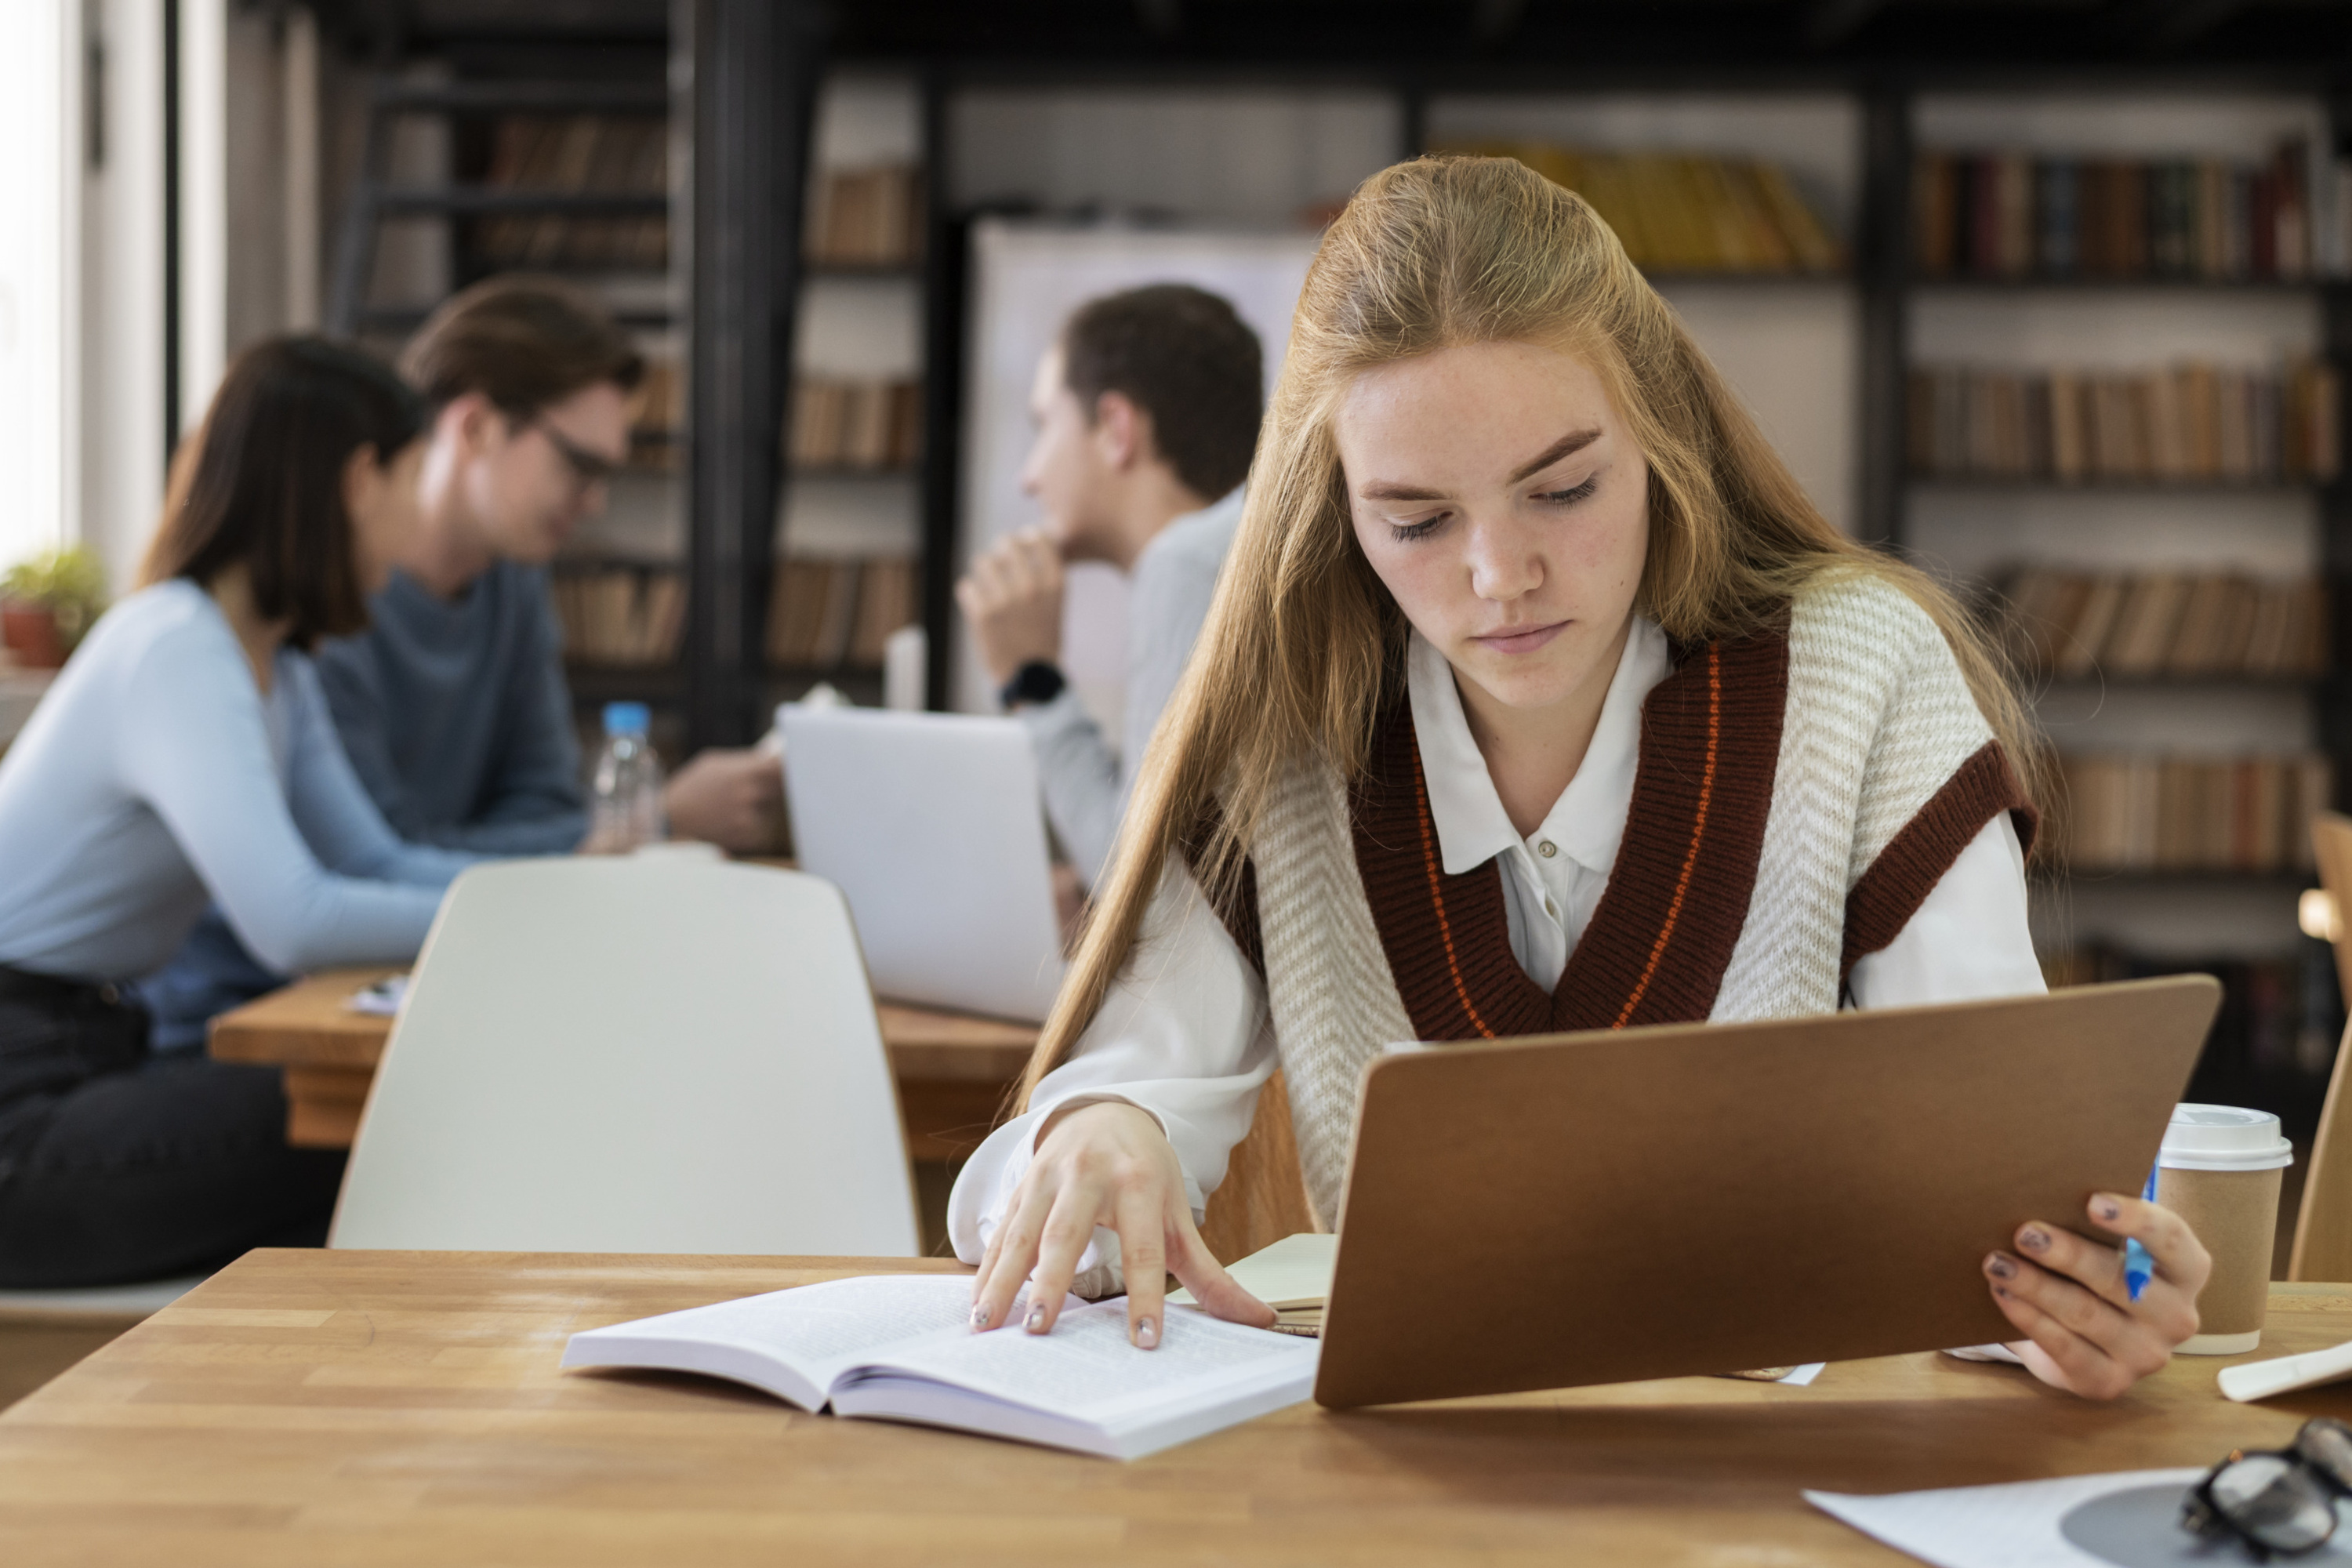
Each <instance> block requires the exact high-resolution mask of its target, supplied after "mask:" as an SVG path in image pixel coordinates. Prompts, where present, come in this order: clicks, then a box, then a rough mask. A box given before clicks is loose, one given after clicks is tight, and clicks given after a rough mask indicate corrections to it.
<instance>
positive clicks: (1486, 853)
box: [1405, 616, 1674, 991]
mask: <svg viewBox="0 0 2352 1568" xmlns="http://www.w3.org/2000/svg"><path fill="white" fill-rule="evenodd" d="M1673 668H1674V665H1673V661H1672V659H1671V658H1670V657H1669V655H1668V651H1667V648H1666V634H1665V633H1664V632H1662V631H1660V630H1659V629H1658V628H1657V627H1656V626H1654V625H1652V624H1651V623H1650V622H1648V621H1646V620H1643V619H1642V618H1640V617H1639V616H1636V617H1635V618H1634V621H1633V630H1632V631H1631V632H1630V633H1629V634H1628V635H1627V636H1626V638H1625V651H1624V653H1623V654H1622V655H1621V656H1620V657H1619V658H1618V661H1617V674H1616V676H1615V678H1614V679H1612V680H1611V681H1610V683H1609V695H1608V697H1607V698H1606V699H1605V700H1603V701H1602V703H1601V720H1600V722H1599V723H1598V724H1597V725H1595V726H1594V728H1593V731H1592V741H1591V744H1590V745H1589V746H1587V747H1586V748H1585V752H1584V762H1583V763H1582V765H1581V766H1580V767H1579V768H1578V769H1577V770H1576V776H1575V777H1574V778H1573V779H1570V781H1569V785H1568V788H1566V789H1565V790H1563V791H1561V792H1560V796H1559V800H1557V801H1555V802H1553V803H1552V808H1551V810H1550V812H1549V813H1548V814H1547V815H1546V816H1545V817H1544V819H1543V821H1542V822H1541V823H1540V824H1538V826H1537V827H1536V830H1535V831H1534V832H1533V833H1530V834H1528V836H1527V837H1524V838H1522V837H1520V836H1519V831H1518V829H1517V828H1516V827H1514V826H1511V818H1510V814H1509V813H1508V812H1506V811H1505V810H1504V809H1503V797H1502V796H1501V795H1497V794H1496V792H1495V779H1494V775H1493V774H1492V773H1488V772H1487V771H1486V757H1485V756H1484V754H1482V753H1481V752H1479V750H1478V742H1477V741H1476V740H1475V738H1474V737H1473V736H1472V735H1471V733H1470V718H1469V715H1468V714H1467V713H1465V711H1464V710H1463V707H1462V692H1461V689H1460V688H1458V687H1456V686H1455V685H1454V667H1453V666H1452V665H1450V664H1448V663H1446V662H1445V656H1444V654H1442V653H1440V652H1438V651H1437V649H1436V648H1435V647H1433V646H1432V645H1431V644H1430V643H1429V642H1428V641H1426V640H1425V639H1424V638H1423V637H1422V635H1421V634H1420V633H1419V632H1415V633H1413V634H1412V647H1411V649H1410V651H1409V652H1408V653H1407V655H1406V657H1405V679H1406V684H1407V687H1408V689H1409V690H1410V692H1411V695H1412V727H1413V736H1414V738H1415V739H1416V740H1417V741H1418V742H1420V744H1421V766H1422V773H1423V777H1424V778H1425V779H1426V780H1427V783H1428V787H1429V815H1430V819H1431V821H1432V822H1433V823H1434V824H1435V825H1436V827H1437V849H1438V854H1439V857H1440V858H1442V860H1443V861H1444V866H1445V874H1446V875H1447V876H1449V877H1458V876H1460V875H1462V873H1464V872H1465V871H1472V870H1475V869H1476V868H1479V867H1480V866H1483V865H1485V864H1486V862H1487V861H1489V860H1493V859H1496V858H1498V857H1499V858H1500V859H1501V860H1502V864H1503V909H1504V914H1505V917H1506V919H1507V921H1509V924H1510V932H1511V955H1512V956H1513V957H1515V958H1517V960H1518V961H1519V967H1520V968H1521V969H1523V970H1525V971H1526V972H1527V976H1528V979H1529V980H1532V981H1534V982H1535V983H1536V984H1538V986H1541V987H1542V988H1543V989H1544V990H1545V991H1550V990H1552V989H1553V988H1555V987H1556V986H1558V985H1559V976H1560V972H1561V971H1562V970H1564V969H1566V968H1567V967H1568V958H1569V954H1570V953H1572V952H1575V951H1576V944H1577V942H1578V941H1579V939H1580V938H1581V937H1582V936H1583V935H1584V927H1585V925H1586V923H1587V922H1588V921H1591V919H1592V911H1593V910H1594V908H1595V907H1596V906H1597V905H1599V903H1600V902H1601V894H1602V893H1603V892H1605V891H1607V890H1608V888H1609V873H1610V872H1611V871H1612V870H1613V869H1615V868H1616V865H1617V846H1618V844H1619V842H1620V841H1622V839H1623V838H1624V837H1625V819H1626V816H1627V815H1628V814H1629V812H1630V811H1631V809H1632V806H1633V774H1634V772H1635V770H1636V769H1637V768H1638V767H1639V766H1640V764H1641V761H1642V703H1643V700H1644V699H1646V698H1647V697H1648V696H1649V695H1650V691H1651V689H1652V688H1654V687H1655V686H1656V685H1657V684H1658V683H1659V682H1660V681H1662V680H1664V679H1665V678H1666V677H1667V676H1668V675H1669V674H1671V673H1672V672H1673Z"/></svg>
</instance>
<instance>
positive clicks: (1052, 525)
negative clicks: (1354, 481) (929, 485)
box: [956, 283, 1264, 886]
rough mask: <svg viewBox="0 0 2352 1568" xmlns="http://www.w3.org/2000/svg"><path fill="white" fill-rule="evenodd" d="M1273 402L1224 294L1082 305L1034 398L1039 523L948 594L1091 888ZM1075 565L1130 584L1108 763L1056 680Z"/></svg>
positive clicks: (1134, 294) (1170, 687) (1252, 337)
mask: <svg viewBox="0 0 2352 1568" xmlns="http://www.w3.org/2000/svg"><path fill="white" fill-rule="evenodd" d="M1263 400H1264V367H1263V361H1262V358H1261V355H1260V351H1259V348H1258V341H1257V334H1256V333H1255V332H1253V331H1250V329H1249V327H1248V326H1247V325H1246V324H1244V322H1243V321H1242V320H1241V318H1240V317H1239V316H1237V315H1235V314H1234V308H1233V306H1232V305H1230V304H1228V303H1227V302H1226V301H1225V300H1222V299H1220V298H1218V297H1217V296H1216V295H1214V294H1211V293H1208V292H1206V291H1205V290H1202V289H1194V288H1192V287H1189V286H1187V285H1184V284H1175V283H1164V284H1155V285H1152V286H1151V287H1149V288H1144V289H1129V290H1128V291H1126V292H1124V293H1119V294H1109V295H1105V296H1104V297H1103V298H1101V299H1099V300H1091V301H1089V302H1088V303H1087V304H1085V305H1082V306H1080V307H1079V308H1078V310H1076V313H1074V314H1073V315H1072V316H1071V317H1070V320H1069V321H1068V323H1067V324H1066V325H1065V326H1064V327H1063V329H1062V334H1061V337H1060V338H1059V339H1058V340H1057V341H1056V342H1055V344H1054V346H1053V347H1052V348H1050V349H1048V350H1046V352H1045V356H1044V357H1043V358H1042V359H1041V360H1039V362H1038V364H1037V375H1036V381H1035V384H1034V387H1033V388H1032V389H1031V392H1030V395H1029V412H1030V416H1031V418H1032V419H1034V421H1035V423H1036V426H1037V437H1036V440H1035V442H1034V444H1033V445H1032V446H1031V447H1030V449H1029V457H1028V460H1027V461H1026V462H1025V463H1024V464H1023V466H1022V470H1021V483H1022V488H1023V489H1024V490H1025V491H1027V492H1028V493H1029V494H1030V495H1033V496H1034V497H1036V498H1037V502H1038V507H1039V510H1041V511H1042V512H1043V513H1044V523H1043V525H1042V526H1040V527H1037V528H1034V529H1026V530H1024V531H1021V532H1019V533H1016V534H1013V535H1012V536H1011V537H1009V538H1006V539H1003V540H1001V541H999V542H997V543H996V545H995V546H994V547H992V549H990V550H989V551H988V552H985V553H984V554H982V555H981V556H980V557H979V559H977V560H976V561H974V562H973V563H972V567H971V574H970V575H968V576H967V577H965V578H964V580H963V581H962V582H961V583H959V584H957V585H956V602H957V604H958V605H961V607H962V609H963V614H964V618H965V620H966V621H967V622H968V623H969V624H970V625H971V629H972V634H973V637H974V639H975V640H976V641H977V642H978V644H979V645H980V656H981V658H982V662H983V663H984V664H985V665H986V666H987V668H988V673H989V678H990V679H991V680H992V681H993V682H994V683H995V685H996V686H997V688H998V696H999V700H1001V701H1002V702H1003V705H1004V707H1005V708H1006V709H1007V710H1009V711H1011V712H1013V713H1016V714H1018V715H1019V716H1020V718H1021V720H1022V721H1023V722H1024V723H1025V724H1026V725H1027V726H1028V728H1029V732H1030V737H1031V740H1032V742H1034V745H1035V747H1036V750H1037V765H1038V772H1039V773H1040V775H1041V776H1042V778H1043V781H1044V784H1045V815H1046V817H1047V819H1048V820H1050V821H1051V822H1052V823H1053V825H1054V831H1055V835H1056V837H1059V838H1060V839H1061V842H1062V847H1064V848H1065V849H1066V850H1067V851H1068V852H1069V856H1070V860H1071V863H1072V865H1073V867H1074V868H1076V871H1077V874H1078V876H1079V877H1080V879H1082V880H1083V881H1084V882H1086V883H1087V885H1088V886H1092V885H1093V883H1094V882H1095V881H1096V879H1097V878H1098V877H1099V876H1100V875H1101V873H1102V869H1103V865H1104V862H1105V861H1107V860H1108V858H1109V857H1110V848H1111V844H1112V841H1113V840H1114V839H1115V838H1116V837H1118V822H1119V816H1120V814H1121V812H1122V811H1123V810H1124V809H1125V807H1126V804H1127V797H1128V795H1129V791H1130V789H1131V787H1132V784H1133V781H1134V771H1135V768H1136V765H1137V763H1139V761H1140V760H1141V758H1142V754H1143V748H1144V746H1145V745H1146V743H1147V742H1150V739H1151V731H1152V729H1153V728H1154V726H1156V725H1157V724H1158V723H1159V721H1160V709H1161V708H1163V707H1165V706H1166V705H1167V701H1168V699H1169V697H1170V695H1171V694H1172V693H1173V692H1174V691H1175V689H1176V682H1177V680H1178V679H1180V678H1181V676H1182V675H1183V673H1184V664H1185V661H1186V659H1188V658H1190V657H1191V656H1192V643H1193V639H1194V638H1195V637H1198V636H1199V635H1200V631H1201V626H1202V622H1203V621H1204V620H1205V619H1207V617H1208V614H1209V600H1210V598H1211V596H1212V595H1213V593H1214V592H1215V590H1216V584H1217V572H1218V569H1219V568H1220V567H1221V566H1223V563H1224V559H1225V551H1226V549H1227V547H1228V546H1230V545H1231V544H1232V543H1233V538H1234V529H1235V527H1236V526H1237V525H1238V524H1239V523H1240V521H1241V510H1242V497H1241V482H1242V480H1243V479H1244V477H1246V476H1247V474H1248V472H1249V465H1250V457H1251V454H1252V452H1253V451H1254V450H1255V447H1256V445H1257V426H1258V418H1259V415H1260V413H1261V411H1262V409H1263ZM1080 561H1098V562H1103V563H1108V564H1109V565H1111V566H1114V567H1116V568H1118V570H1119V571H1121V572H1123V573H1126V574H1128V575H1129V578H1130V580H1131V582H1132V584H1133V589H1132V593H1131V595H1130V597H1129V635H1128V663H1127V711H1126V716H1125V721H1124V723H1123V725H1122V729H1123V730H1124V734H1123V735H1122V737H1121V744H1120V746H1119V748H1118V751H1117V752H1113V750H1112V748H1111V747H1110V745H1109V743H1108V742H1107V741H1106V739H1105V738H1104V736H1103V733H1102V731H1101V729H1100V727H1099V726H1097V724H1096V723H1095V721H1093V720H1092V719H1091V718H1089V717H1087V712H1086V710H1084V709H1083V708H1082V707H1080V706H1079V703H1078V700H1077V697H1076V694H1075V693H1074V692H1072V691H1071V690H1070V689H1069V683H1068V681H1067V680H1066V679H1065V678H1064V676H1063V674H1062V671H1061V668H1060V666H1061V653H1062V574H1063V569H1064V568H1065V567H1066V566H1067V565H1069V564H1071V563H1076V562H1080Z"/></svg>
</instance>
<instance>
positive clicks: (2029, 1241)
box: [2017, 1225, 2050, 1252]
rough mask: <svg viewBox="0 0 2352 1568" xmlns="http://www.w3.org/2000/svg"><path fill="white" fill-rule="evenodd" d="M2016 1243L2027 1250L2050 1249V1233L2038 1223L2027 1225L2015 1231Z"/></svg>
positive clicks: (2043, 1250) (2039, 1250)
mask: <svg viewBox="0 0 2352 1568" xmlns="http://www.w3.org/2000/svg"><path fill="white" fill-rule="evenodd" d="M2017 1245H2018V1246H2020V1247H2023V1248H2025V1250H2026V1251H2028V1252H2047V1251H2049V1250H2050V1233H2049V1232H2048V1231H2046V1230H2044V1229H2042V1227H2041V1226H2038V1225H2029V1226H2026V1227H2025V1228H2024V1229H2023V1230H2021V1231H2019V1232H2018V1233H2017Z"/></svg>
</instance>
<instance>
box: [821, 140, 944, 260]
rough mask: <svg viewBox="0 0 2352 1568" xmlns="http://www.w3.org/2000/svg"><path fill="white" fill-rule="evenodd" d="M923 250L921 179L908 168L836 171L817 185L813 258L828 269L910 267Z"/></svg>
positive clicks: (893, 166) (888, 167)
mask: <svg viewBox="0 0 2352 1568" xmlns="http://www.w3.org/2000/svg"><path fill="white" fill-rule="evenodd" d="M922 250H923V178H922V174H921V173H920V171H919V170H917V169H915V168H914V167H912V166H911V165H908V164H892V165H887V166H885V167H882V168H877V169H834V170H830V171H827V172H826V173H825V174H824V175H823V176H821V177H820V178H819V179H818V181H817V186H816V193H815V199H814V202H812V203H811V205H810V212H809V237H808V257H809V259H810V260H812V261H814V262H817V263H820V264H821V265H824V266H828V267H908V266H912V265H913V264H914V263H915V261H916V260H917V259H918V258H920V257H921V255H922Z"/></svg>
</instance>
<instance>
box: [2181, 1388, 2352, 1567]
mask: <svg viewBox="0 0 2352 1568" xmlns="http://www.w3.org/2000/svg"><path fill="white" fill-rule="evenodd" d="M2340 1497H2352V1426H2346V1425H2344V1423H2343V1422H2341V1421H2338V1420H2336V1419H2335V1418H2334V1417H2332V1416H2326V1415H2321V1416H2317V1417H2315V1418H2314V1419H2312V1420H2309V1421H2306V1422H2305V1423H2304V1424H2303V1430H2302V1431H2300V1432H2297V1433H2296V1434H2295V1435H2294V1442H2293V1443H2291V1444H2289V1445H2288V1446H2287V1447H2284V1448H2280V1449H2276V1450H2270V1451H2264V1452H2260V1453H2252V1454H2248V1453H2242V1452H2232V1453H2231V1455H2230V1457H2229V1458H2226V1459H2224V1460H2222V1461H2221V1463H2220V1464H2218V1465H2216V1466H2214V1467H2213V1468H2211V1469H2210V1470H2208V1471H2206V1472H2205V1479H2203V1480H2201V1481H2200V1482H2198V1483H2197V1486H2196V1488H2195V1489H2194V1490H2192V1491H2191V1492H2190V1493H2189V1500H2188V1501H2187V1502H2185V1503H2183V1504H2182V1505H2181V1510H2180V1524H2181V1528H2182V1529H2184V1530H2191V1531H2196V1532H2197V1533H2198V1534H2200V1535H2209V1536H2230V1537H2235V1538H2236V1539H2237V1540H2238V1542H2240V1543H2241V1544H2242V1545H2243V1546H2245V1547H2246V1549H2247V1550H2248V1551H2249V1552H2252V1554H2253V1556H2254V1558H2255V1560H2256V1561H2257V1562H2260V1561H2262V1560H2263V1559H2265V1558H2269V1557H2273V1556H2277V1557H2295V1556H2300V1555H2302V1554H2303V1553H2304V1552H2316V1551H2317V1550H2319V1548H2320V1547H2322V1546H2325V1545H2326V1544H2327V1540H2328V1538H2329V1537H2330V1536H2332V1535H2334V1534H2335V1533H2336V1499H2337V1498H2340Z"/></svg>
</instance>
